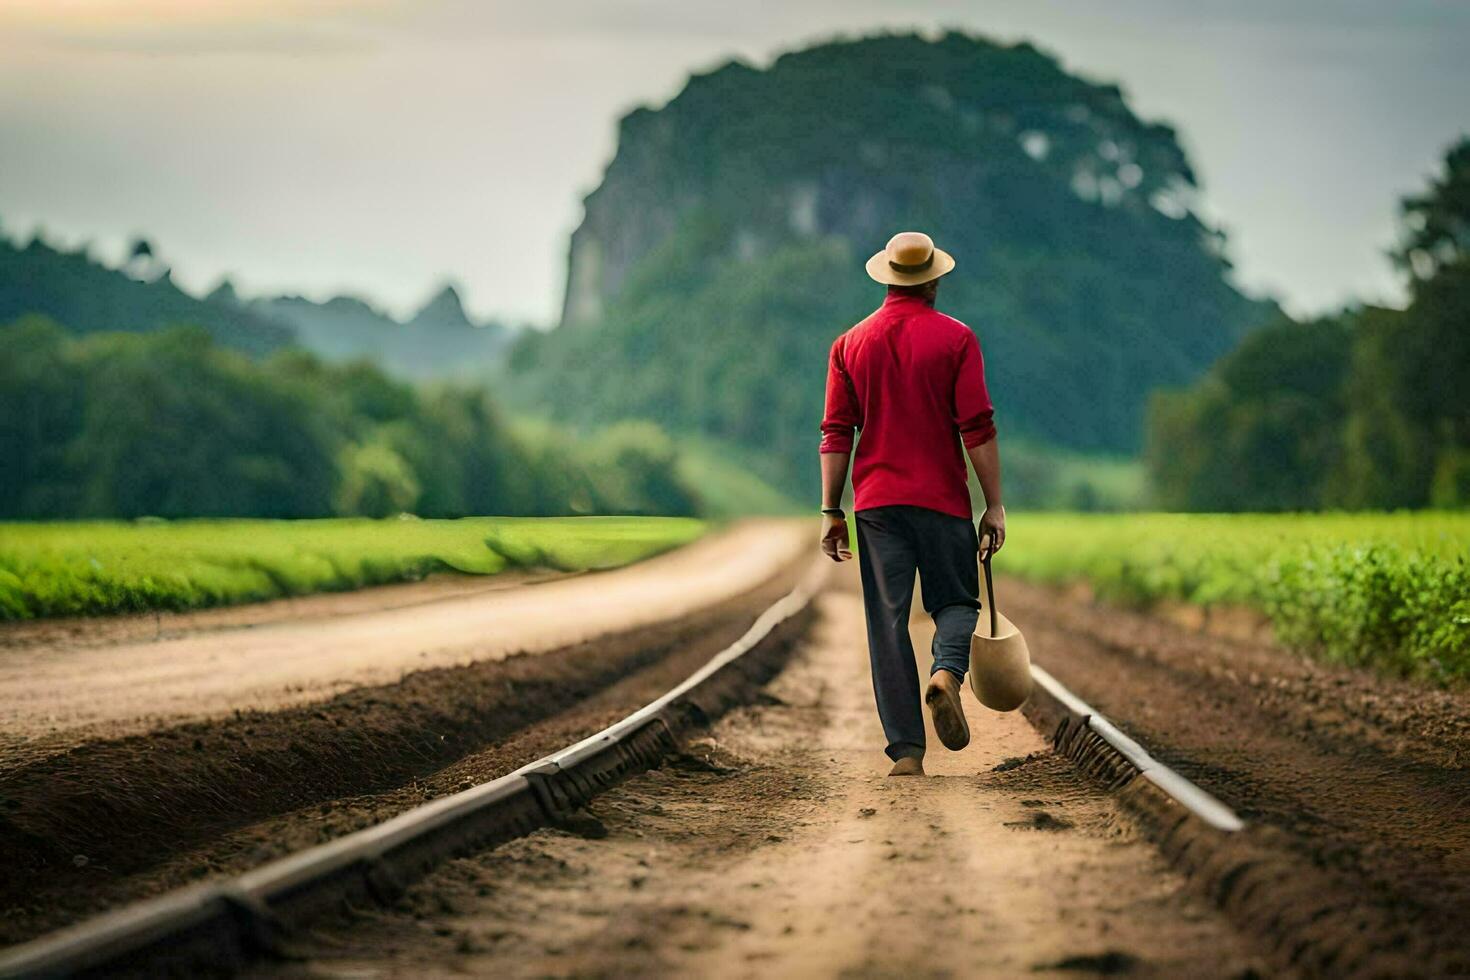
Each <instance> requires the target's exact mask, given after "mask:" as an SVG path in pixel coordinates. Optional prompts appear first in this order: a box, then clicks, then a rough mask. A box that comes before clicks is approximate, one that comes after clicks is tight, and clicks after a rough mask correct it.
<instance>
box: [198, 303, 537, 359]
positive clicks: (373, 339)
mask: <svg viewBox="0 0 1470 980" xmlns="http://www.w3.org/2000/svg"><path fill="white" fill-rule="evenodd" d="M210 299H211V300H214V301H216V302H220V303H224V304H231V305H237V306H243V308H244V309H246V310H249V311H250V312H252V313H256V314H259V315H261V316H266V317H270V318H272V319H275V320H279V321H281V322H284V323H287V324H290V325H291V326H292V327H294V328H295V330H296V333H297V336H298V338H299V342H300V344H301V345H302V346H303V347H306V348H307V349H309V350H311V351H314V352H315V353H317V354H319V355H321V356H322V357H323V358H325V359H326V360H328V361H333V362H343V361H350V360H357V359H360V358H367V359H369V360H372V361H375V362H377V363H378V364H379V365H381V366H382V367H383V368H385V369H386V370H388V371H391V372H392V373H394V374H398V375H400V376H402V377H406V378H412V379H417V380H427V379H433V378H459V379H466V378H473V377H483V376H484V375H485V374H486V372H487V371H489V370H490V369H491V368H493V367H494V366H495V365H497V364H499V362H500V361H501V359H502V358H503V355H504V353H505V350H506V348H507V347H508V346H509V344H510V341H511V338H512V334H511V332H510V331H509V330H507V329H506V328H505V327H504V326H502V325H501V324H498V323H487V324H479V323H475V322H474V321H472V320H471V319H470V318H469V316H468V315H467V314H466V313H465V310H464V305H463V304H462V302H461V301H460V297H459V293H458V292H457V291H456V290H455V288H454V287H453V286H445V287H444V288H443V289H441V290H440V291H439V292H438V293H436V294H435V295H434V296H433V297H432V298H431V299H430V300H429V301H428V302H427V303H426V304H425V305H424V306H423V308H422V309H420V310H419V311H418V312H417V313H416V314H414V315H413V316H412V317H410V318H409V319H408V321H407V322H403V323H400V322H399V321H398V320H395V319H394V318H392V317H390V316H389V315H388V314H386V313H384V312H382V311H381V310H379V309H377V308H376V307H374V306H372V305H371V304H369V303H367V302H366V301H364V300H361V299H356V298H354V297H348V296H338V297H336V298H334V299H330V300H327V301H326V302H325V303H315V302H312V301H311V300H309V299H305V298H303V297H300V296H280V297H276V298H273V299H272V298H265V299H255V300H250V301H247V302H243V303H242V301H241V300H240V299H239V297H238V296H237V295H236V294H235V289H234V287H233V286H232V285H231V284H230V283H229V282H225V283H222V284H221V285H220V286H219V287H218V288H217V289H215V290H214V292H213V293H211V294H210Z"/></svg>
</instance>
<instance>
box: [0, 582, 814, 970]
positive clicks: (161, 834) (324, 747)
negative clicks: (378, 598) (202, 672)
mask: <svg viewBox="0 0 1470 980" xmlns="http://www.w3.org/2000/svg"><path fill="white" fill-rule="evenodd" d="M809 563H810V558H809V557H803V558H801V559H798V560H797V561H796V562H793V563H791V565H790V566H788V567H787V568H784V569H782V570H780V571H779V572H778V574H776V575H775V576H774V577H773V578H772V579H770V580H769V581H766V582H764V583H762V584H761V585H760V586H759V587H758V588H756V589H753V590H750V591H748V592H745V593H741V594H739V595H735V596H731V597H729V598H726V599H724V600H722V601H720V602H717V603H714V604H712V605H710V606H708V607H705V608H702V609H701V610H699V611H698V612H697V613H694V614H692V615H690V616H687V617H682V618H680V619H677V620H673V621H670V622H667V623H659V624H655V625H652V626H643V627H640V628H637V629H634V630H625V631H623V632H619V633H613V634H607V635H603V636H599V637H597V638H595V639H593V640H590V641H587V642H585V643H580V644H575V645H572V646H567V647H562V648H558V649H555V650H548V651H543V652H538V653H535V654H525V655H517V656H509V657H505V658H503V659H498V660H484V661H478V662H475V663H472V664H469V665H466V666H460V667H441V668H437V669H431V670H423V671H417V672H414V673H413V674H410V675H409V676H407V677H405V678H403V679H402V680H400V681H396V682H394V683H391V684H385V685H378V686H368V687H357V688H354V689H352V690H350V691H347V692H345V693H343V694H339V695H335V696H333V697H331V698H328V699H326V700H322V701H317V702H314V703H312V704H309V705H298V706H294V707H286V708H281V709H278V710H275V711H268V712H264V711H259V712H257V711H247V712H243V713H237V714H233V715H231V716H229V717H225V718H216V719H211V720H208V721H195V722H189V723H186V724H182V725H176V726H173V727H168V728H161V729H157V730H153V731H150V732H147V733H145V734H139V735H130V736H127V737H124V738H119V739H102V740H97V741H90V742H85V743H82V744H78V745H73V746H71V747H69V748H67V749H66V751H64V752H59V753H56V754H51V755H47V756H45V757H43V758H39V759H36V760H33V761H31V762H29V763H27V764H24V765H14V766H12V767H10V768H8V769H3V770H0V945H3V944H6V943H11V942H18V941H21V940H23V939H27V938H30V937H33V936H35V935H37V934H38V933H41V932H44V931H48V930H51V929H55V928H58V927H60V926H62V925H65V924H67V923H70V922H74V921H76V920H77V919H78V918H81V917H83V916H85V915H89V914H93V913H96V912H98V911H101V910H103V909H105V908H109V907H112V906H116V905H119V904H122V903H124V902H128V901H133V900H136V899H139V898H143V897H146V896H149V895H153V894H157V893H158V892H161V891H164V890H166V889H169V888H175V887H178V886H181V885H185V884H189V883H191V882H194V881H197V880H198V879H200V878H202V877H207V876H217V875H222V874H230V873H238V872H240V871H244V870H246V869H248V868H251V867H255V866H257V865H259V864H261V863H262V862H264V861H266V860H269V859H270V858H273V857H279V856H282V855H284V854H286V853H290V852H293V851H297V850H300V849H302V848H305V847H309V846H311V845H313V844H317V843H321V842H323V841H326V840H330V839H332V838H334V837H337V836H340V835H341V834H344V833H347V832H349V831H351V830H356V829H359V828H361V827H365V826H368V825H369V824H372V823H377V822H380V821H383V820H386V819H388V818H389V817H392V816H394V815H396V814H398V813H401V812H403V811H404V810H406V809H409V808H411V807H414V806H417V805H419V804H422V803H424V802H426V801H427V800H430V799H433V798H435V797H438V796H443V795H445V794H447V793H452V792H454V791H456V790H458V789H463V788H465V787H466V786H467V785H469V783H470V782H486V781H489V780H491V779H494V778H495V777H497V776H500V775H503V774H504V773H506V772H508V771H510V770H512V769H515V768H516V767H518V766H520V765H523V764H525V763H527V762H530V761H532V760H534V759H537V758H540V757H541V756H543V755H546V754H547V753H549V752H552V751H555V750H556V749H559V748H562V747H564V746H566V745H569V744H572V743H574V742H576V741H578V740H580V739H582V738H585V737H586V736H588V735H591V734H592V733H593V732H596V731H598V730H600V729H602V728H604V727H606V726H607V725H609V724H611V723H612V722H614V721H617V720H618V719H620V718H622V717H624V716H626V715H627V714H628V713H629V712H631V711H633V710H635V709H637V708H639V707H642V706H643V705H644V704H647V703H648V702H649V701H651V700H653V699H654V698H656V697H657V696H659V695H660V694H662V693H664V692H665V691H667V690H668V689H669V688H671V687H673V686H674V685H676V684H677V683H678V682H679V681H681V680H683V679H684V678H685V677H687V676H688V675H689V674H691V673H693V672H694V671H695V670H696V669H698V668H699V667H700V666H702V665H703V664H704V663H706V662H707V661H708V660H709V658H710V657H712V656H714V654H715V653H717V652H718V651H720V650H721V649H723V648H725V647H726V646H728V645H729V644H730V643H732V642H734V641H735V640H736V639H738V638H739V637H740V636H741V635H742V634H743V633H744V632H745V631H746V630H747V629H748V628H749V627H750V624H751V623H752V622H753V621H754V620H755V619H756V617H758V616H759V615H760V614H761V613H762V612H764V611H765V610H766V609H767V608H769V606H770V605H771V603H773V602H775V601H776V600H777V599H779V598H780V597H781V596H782V595H784V594H785V593H786V592H787V591H788V590H789V589H790V588H791V586H792V584H793V583H794V581H795V577H796V576H797V575H798V574H800V572H801V571H802V570H804V569H806V568H808V567H810V566H809ZM446 767H447V768H446ZM467 781H469V782H467Z"/></svg>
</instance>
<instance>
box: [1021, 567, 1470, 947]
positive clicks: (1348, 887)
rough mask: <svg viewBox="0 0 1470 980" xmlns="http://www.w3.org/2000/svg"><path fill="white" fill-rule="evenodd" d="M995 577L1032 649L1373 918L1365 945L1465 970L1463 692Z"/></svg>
mask: <svg viewBox="0 0 1470 980" xmlns="http://www.w3.org/2000/svg"><path fill="white" fill-rule="evenodd" d="M1000 586H1001V589H1002V591H1001V593H1000V594H1001V596H1002V597H1003V598H1002V601H1001V603H1000V604H1001V605H1002V607H1003V608H1005V609H1006V611H1007V614H1008V615H1010V617H1011V618H1012V619H1013V620H1014V621H1015V622H1016V623H1017V624H1018V625H1019V626H1020V627H1021V628H1022V629H1023V630H1024V631H1025V633H1026V635H1027V638H1028V641H1029V643H1030V646H1031V650H1032V654H1033V656H1034V657H1035V658H1036V659H1037V661H1038V662H1039V663H1041V664H1042V665H1043V666H1045V667H1046V668H1047V669H1048V670H1050V671H1051V672H1052V673H1053V674H1055V675H1056V676H1057V677H1058V678H1060V679H1061V680H1062V681H1063V682H1064V683H1066V684H1067V685H1068V686H1069V687H1071V688H1072V690H1074V691H1075V692H1076V693H1077V694H1078V695H1080V696H1081V697H1082V698H1083V699H1084V700H1086V701H1088V702H1089V703H1091V704H1092V705H1093V706H1095V707H1096V708H1097V709H1098V710H1099V711H1102V712H1103V713H1105V714H1107V715H1108V716H1109V717H1110V718H1111V719H1112V720H1113V721H1115V722H1117V723H1118V724H1119V725H1121V726H1122V727H1123V728H1124V729H1125V730H1126V731H1127V732H1128V733H1129V734H1130V735H1133V736H1135V737H1136V738H1138V739H1139V740H1140V741H1142V742H1143V743H1144V744H1145V745H1146V746H1148V747H1149V749H1150V750H1151V751H1153V752H1154V753H1155V754H1156V755H1157V756H1159V757H1160V758H1161V759H1163V760H1164V761H1165V762H1167V763H1169V764H1170V765H1172V766H1173V767H1174V768H1176V769H1177V770H1179V771H1180V772H1182V773H1183V774H1184V775H1186V776H1188V777H1189V778H1191V779H1193V780H1194V781H1195V782H1197V783H1199V784H1200V785H1201V786H1203V787H1204V788H1205V789H1206V790H1208V791H1210V792H1211V793H1214V794H1215V795H1216V796H1218V797H1219V798H1220V799H1222V800H1223V801H1224V802H1225V803H1227V804H1229V805H1230V806H1231V807H1232V808H1233V809H1234V810H1235V811H1236V812H1237V813H1239V814H1240V815H1241V816H1242V817H1243V818H1244V819H1245V820H1246V821H1247V822H1248V823H1250V824H1252V825H1254V826H1255V827H1257V828H1259V829H1261V830H1263V831H1267V832H1270V833H1272V834H1273V835H1274V837H1273V839H1275V840H1278V841H1279V842H1280V845H1281V846H1282V847H1285V848H1287V849H1288V850H1291V851H1294V852H1296V853H1297V854H1299V855H1302V856H1304V857H1305V858H1306V859H1307V860H1308V861H1309V862H1310V864H1311V865H1313V866H1315V867H1316V868H1319V869H1321V870H1322V871H1323V873H1324V874H1325V876H1326V877H1327V878H1328V879H1330V880H1331V881H1332V882H1333V886H1332V888H1331V894H1332V895H1333V896H1334V901H1335V902H1336V903H1337V905H1338V911H1339V912H1341V911H1343V910H1347V911H1348V912H1354V913H1355V912H1356V910H1362V911H1365V912H1371V913H1372V914H1373V915H1374V916H1375V917H1377V918H1379V919H1380V920H1381V921H1384V922H1386V923H1388V926H1387V932H1385V933H1380V934H1378V935H1376V936H1374V937H1373V940H1372V941H1373V942H1374V943H1375V944H1376V945H1379V946H1381V947H1383V948H1389V949H1393V948H1398V949H1402V950H1404V951H1406V952H1407V953H1410V954H1411V955H1412V956H1413V957H1414V958H1415V959H1416V960H1417V961H1419V962H1421V963H1437V964H1440V965H1441V966H1442V967H1443V969H1444V970H1446V971H1448V972H1451V973H1454V974H1455V975H1464V974H1467V973H1470V942H1467V940H1466V938H1465V933H1464V925H1465V923H1466V922H1470V693H1467V692H1464V691H1460V692H1448V691H1434V690H1429V689H1426V688H1425V687H1423V686H1421V685H1413V684H1409V683H1406V682H1397V681H1393V680H1389V679H1385V678H1382V677H1379V676H1377V675H1374V674H1372V673H1369V672H1366V671H1357V670H1350V669H1347V668H1341V667H1334V666H1330V665H1326V664H1321V663H1316V662H1313V661H1310V660H1308V659H1306V658H1304V657H1299V656H1295V655H1293V654H1290V653H1288V652H1286V651H1284V650H1281V649H1279V648H1277V647H1274V646H1271V645H1270V644H1268V643H1259V642H1258V643H1254V644H1253V643H1248V642H1241V641H1232V640H1227V639H1222V638H1219V637H1214V636H1208V635H1202V634H1200V633H1198V632H1195V631H1192V630H1189V629H1185V628H1183V627H1180V626H1178V625H1175V624H1173V623H1168V622H1165V621H1163V620H1161V619H1159V618H1155V617H1152V616H1147V615H1143V614H1140V613H1133V612H1127V611H1123V610H1120V609H1116V608H1110V607H1107V606H1101V605H1095V604H1093V603H1090V602H1086V601H1078V600H1077V599H1074V598H1069V597H1067V596H1065V595H1063V594H1061V593H1060V592H1058V591H1057V590H1053V589H1045V588H1039V587H1035V586H1027V585H1023V584H1021V583H1016V582H1011V581H1005V582H1002V583H1000ZM1345 917H1346V916H1345ZM1438 968H1439V967H1435V969H1438ZM1426 969H1429V967H1426Z"/></svg>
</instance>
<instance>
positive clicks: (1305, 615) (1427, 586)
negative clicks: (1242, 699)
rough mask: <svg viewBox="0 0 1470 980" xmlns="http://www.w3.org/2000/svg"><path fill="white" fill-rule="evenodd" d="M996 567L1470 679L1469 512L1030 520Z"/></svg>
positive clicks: (1357, 659) (1418, 671)
mask: <svg viewBox="0 0 1470 980" xmlns="http://www.w3.org/2000/svg"><path fill="white" fill-rule="evenodd" d="M1009 532H1010V536H1009V540H1008V541H1007V545H1006V550H1005V551H1004V552H1002V554H1001V556H1000V557H999V558H998V559H997V562H996V565H997V568H1003V569H1004V570H1005V571H1006V572H1008V573H1010V574H1014V575H1018V576H1021V577H1023V578H1029V579H1033V580H1037V581H1045V582H1053V583H1062V582H1069V581H1076V580H1086V581H1087V582H1088V583H1090V584H1091V586H1092V588H1093V589H1094V591H1095V593H1096V594H1097V595H1098V596H1099V597H1101V598H1105V599H1109V600H1112V601H1116V602H1122V603H1126V604H1131V605H1137V606H1146V605H1148V604H1149V603H1151V602H1154V601H1156V600H1159V599H1173V600H1180V601H1184V602H1191V603H1196V604H1199V605H1204V606H1213V605H1240V606H1248V607H1251V608H1254V609H1256V610H1257V611H1259V612H1261V613H1262V614H1264V615H1265V616H1267V617H1268V618H1269V619H1270V621H1271V623H1272V624H1273V626H1274V628H1275V631H1276V635H1277V637H1278V639H1280V640H1281V642H1283V643H1285V644H1287V645H1289V646H1291V647H1293V648H1296V649H1300V650H1304V651H1307V652H1310V653H1313V654H1315V655H1318V656H1321V657H1324V658H1326V659H1329V660H1333V661H1337V662H1340V663H1347V664H1355V665H1371V666H1375V667H1379V668H1383V669H1385V670H1388V671H1389V672H1391V673H1395V674H1400V675H1404V676H1411V677H1418V678H1423V679H1426V680H1431V681H1435V682H1439V683H1446V682H1455V681H1460V682H1462V681H1466V680H1470V513H1464V512H1458V513H1456V512H1444V511H1413V512H1395V513H1387V514H1385V513H1352V514H1343V513H1327V514H1020V515H1016V516H1015V517H1013V518H1012V519H1011V526H1010V528H1009Z"/></svg>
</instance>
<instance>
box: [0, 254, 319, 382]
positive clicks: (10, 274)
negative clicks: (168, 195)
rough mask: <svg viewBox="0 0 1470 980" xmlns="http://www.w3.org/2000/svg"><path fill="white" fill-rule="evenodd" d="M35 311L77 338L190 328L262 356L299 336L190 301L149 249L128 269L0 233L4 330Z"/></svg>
mask: <svg viewBox="0 0 1470 980" xmlns="http://www.w3.org/2000/svg"><path fill="white" fill-rule="evenodd" d="M143 249H146V246H143ZM145 257H146V258H147V261H144V258H145ZM130 273H133V274H130ZM29 313H39V314H44V315H45V316H48V317H50V318H51V319H53V320H55V321H56V322H58V323H61V324H64V325H65V326H66V327H67V328H68V329H69V330H71V331H73V332H75V333H79V334H89V333H98V332H101V331H112V330H123V331H130V332H151V331H155V330H161V329H163V328H166V327H171V326H176V325H179V324H192V325H195V326H200V327H203V328H204V329H205V330H206V331H208V333H209V334H210V336H212V337H213V338H214V339H215V341H216V342H217V343H219V344H221V345H223V346H226V347H233V348H235V349H236V350H240V351H244V352H246V353H248V354H257V355H258V354H264V353H267V352H269V351H273V350H276V349H277V348H280V347H285V346H287V345H289V344H290V343H292V342H293V340H294V339H295V338H294V334H293V332H292V330H291V328H290V327H289V326H287V325H285V324H283V323H280V322H278V321H277V320H275V319H274V318H272V317H270V316H269V315H267V314H264V313H263V312H261V311H255V310H249V309H245V308H242V307H240V306H238V305H236V304H232V303H222V302H217V301H215V300H212V299H203V300H201V299H197V298H195V297H193V296H190V295H189V294H188V293H186V292H184V291H183V290H181V289H179V288H178V286H176V285H174V283H173V280H172V279H171V278H170V277H169V274H168V272H167V270H166V269H162V268H159V267H158V265H157V263H156V262H154V261H153V260H152V259H151V249H147V250H146V251H144V250H142V249H135V254H134V258H133V259H132V260H130V261H129V264H128V265H127V266H125V267H124V269H113V268H109V267H108V266H105V265H103V264H102V263H101V262H99V261H97V260H96V259H94V258H92V257H91V256H90V255H88V254H87V252H86V250H85V249H78V250H76V251H71V252H68V251H64V250H62V249H59V248H56V247H53V246H51V245H48V244H47V243H46V242H45V241H43V240H42V239H41V238H39V237H36V238H34V239H32V240H31V242H30V243H29V244H26V245H19V244H16V243H14V242H12V241H10V240H8V239H6V238H4V237H3V236H0V325H3V324H7V323H10V322H11V321H13V320H17V319H19V318H20V317H22V316H25V315H26V314H29Z"/></svg>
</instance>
